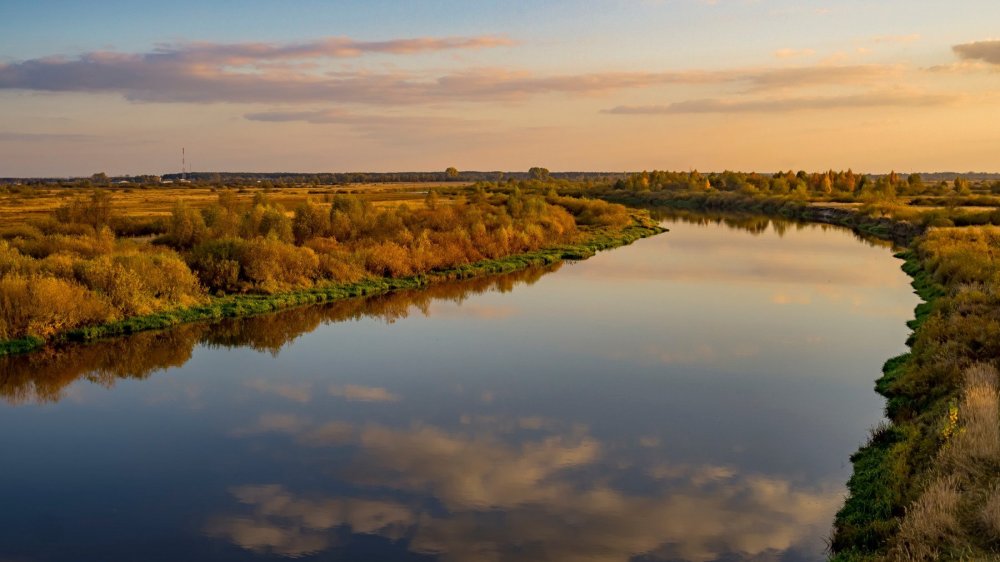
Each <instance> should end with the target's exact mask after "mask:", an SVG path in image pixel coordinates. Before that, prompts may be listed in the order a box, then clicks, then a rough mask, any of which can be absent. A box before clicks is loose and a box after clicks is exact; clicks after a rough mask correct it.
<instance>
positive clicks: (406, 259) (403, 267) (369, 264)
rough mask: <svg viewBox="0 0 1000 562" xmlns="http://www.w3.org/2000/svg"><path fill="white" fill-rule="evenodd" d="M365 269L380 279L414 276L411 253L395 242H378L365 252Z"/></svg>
mask: <svg viewBox="0 0 1000 562" xmlns="http://www.w3.org/2000/svg"><path fill="white" fill-rule="evenodd" d="M364 255H365V269H366V270H368V272H369V273H371V274H373V275H376V276H379V277H403V276H406V275H412V274H413V266H412V265H411V264H410V253H409V252H408V251H407V250H406V248H404V247H402V246H400V245H399V244H396V243H395V242H378V243H376V244H373V245H371V246H369V247H368V248H367V249H366V250H365V252H364Z"/></svg>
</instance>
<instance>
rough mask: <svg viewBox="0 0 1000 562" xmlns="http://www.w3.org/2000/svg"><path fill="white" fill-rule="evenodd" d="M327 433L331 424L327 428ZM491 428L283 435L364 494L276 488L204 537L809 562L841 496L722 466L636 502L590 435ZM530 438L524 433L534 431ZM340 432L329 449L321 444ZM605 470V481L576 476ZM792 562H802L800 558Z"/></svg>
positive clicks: (585, 556) (699, 469)
mask: <svg viewBox="0 0 1000 562" xmlns="http://www.w3.org/2000/svg"><path fill="white" fill-rule="evenodd" d="M331 423H332V424H334V425H333V426H331ZM521 425H522V424H520V423H518V422H517V421H516V420H511V421H510V423H508V424H506V427H508V428H510V429H509V431H510V433H508V434H499V433H496V432H491V431H489V430H487V429H484V428H482V427H481V428H478V429H476V430H474V431H467V432H458V431H448V430H445V429H442V428H439V427H434V426H429V425H416V426H413V427H409V428H403V429H400V428H391V427H387V426H383V425H374V424H373V425H366V426H362V427H355V428H353V430H352V429H351V426H350V425H349V424H347V423H345V422H330V423H327V424H325V425H321V426H317V427H301V428H298V429H297V430H295V431H289V434H290V437H292V438H293V439H295V440H297V441H298V442H299V443H300V444H309V445H312V446H325V445H328V444H333V445H336V446H339V447H343V446H348V447H350V448H351V449H352V450H353V451H354V454H353V457H352V458H351V460H350V461H348V462H347V463H346V465H345V466H344V467H341V469H339V470H338V471H337V472H338V476H339V477H341V478H343V479H344V480H346V481H347V482H349V483H350V484H351V485H352V486H353V487H355V488H356V491H354V492H352V493H351V494H348V495H345V496H343V497H325V496H324V497H315V496H312V495H310V494H308V493H306V492H296V491H292V490H290V489H288V488H287V487H285V486H282V485H280V484H258V485H243V486H236V487H234V488H232V489H231V490H230V492H231V494H232V496H233V498H234V499H235V500H236V502H237V503H238V504H240V505H242V506H243V507H242V508H235V509H234V511H240V510H242V511H243V512H242V513H238V514H232V515H228V516H219V517H215V518H212V520H211V521H210V522H209V523H208V524H207V526H206V528H205V531H206V533H208V534H209V535H210V536H213V537H217V538H224V539H226V540H229V541H231V542H233V543H234V544H236V545H239V546H241V547H243V548H245V549H248V550H253V551H256V552H261V553H270V554H276V555H283V556H289V557H296V556H304V555H307V554H313V553H316V552H320V551H323V550H326V549H331V548H335V547H337V546H338V545H342V544H343V543H344V541H349V540H350V538H349V536H347V535H345V533H353V534H362V535H375V536H378V537H381V538H383V539H386V540H387V541H390V542H391V543H392V544H394V545H396V546H397V547H398V548H405V549H407V550H408V551H410V552H411V553H417V554H432V555H437V556H439V557H440V558H441V559H442V560H454V561H479V560H482V561H503V560H537V561H545V562H548V561H553V562H555V561H566V560H593V561H607V562H612V561H616V562H617V561H622V562H624V561H628V560H630V559H633V558H634V557H636V556H640V555H644V556H645V557H647V558H648V559H671V560H685V561H688V562H709V561H713V560H721V559H723V558H725V559H727V560H731V559H745V560H749V559H757V557H760V556H766V555H769V554H775V553H779V552H785V551H789V550H791V551H795V550H799V551H802V552H805V553H808V554H809V555H812V556H815V555H816V554H817V551H818V550H819V549H820V548H821V545H820V544H818V543H819V541H820V539H819V538H818V537H822V536H824V535H825V532H826V531H827V526H828V524H829V521H830V519H831V517H832V515H833V512H834V511H835V510H836V508H837V506H838V505H839V503H840V501H841V497H842V492H841V489H840V487H839V486H837V485H830V486H825V487H824V486H820V487H811V486H801V485H798V484H796V483H793V482H791V481H789V480H787V479H783V478H777V477H771V476H765V475H759V474H744V473H741V472H739V471H738V470H737V469H735V468H732V467H725V466H714V465H683V464H670V463H660V464H657V465H655V466H650V467H649V468H648V470H647V475H648V477H649V479H650V481H651V482H653V486H652V487H651V489H650V490H651V491H650V492H649V493H644V494H638V493H635V492H629V491H626V490H623V489H620V488H619V487H617V486H616V485H615V484H614V483H613V481H614V480H615V476H614V475H613V472H614V471H615V469H614V467H616V466H618V467H620V468H619V469H618V470H625V469H626V468H627V467H628V466H630V465H632V464H633V463H632V462H629V461H627V460H626V462H621V461H622V459H621V458H618V457H619V456H620V455H622V454H625V453H622V452H619V451H616V452H615V454H611V453H610V448H609V447H606V446H604V445H602V443H600V442H598V441H597V440H596V439H595V438H593V437H591V436H590V435H588V434H587V433H586V432H585V430H581V429H580V428H571V429H564V430H552V431H548V432H546V433H545V434H543V435H541V436H538V434H537V432H536V433H533V434H532V436H533V437H530V438H523V439H521V440H518V439H517V438H516V437H517V436H518V435H520V434H518V433H517V430H518V429H519V428H520V427H521ZM529 425H530V424H529ZM324 427H336V430H337V431H336V433H337V439H335V440H334V441H335V442H334V443H329V442H325V441H323V440H318V439H315V437H314V436H315V435H316V434H318V433H322V432H323V431H324V429H323V428H324ZM595 467H596V468H599V469H600V473H601V474H602V475H603V476H602V477H601V478H599V479H596V480H595V479H592V478H585V477H583V476H581V475H583V474H584V473H586V472H587V471H588V470H589V469H592V468H595ZM793 559H794V556H793Z"/></svg>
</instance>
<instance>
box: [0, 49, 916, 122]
mask: <svg viewBox="0 0 1000 562" xmlns="http://www.w3.org/2000/svg"><path fill="white" fill-rule="evenodd" d="M505 41H506V40H504V39H499V38H495V37H473V38H444V39H403V40H395V41H383V42H358V41H353V40H349V39H342V38H338V39H324V40H319V41H314V42H307V43H299V44H293V45H272V44H258V43H244V44H206V43H190V44H184V45H181V46H161V47H158V48H156V49H154V50H153V51H151V52H148V53H115V52H92V53H84V54H82V55H79V56H77V57H45V58H36V59H29V60H23V61H16V62H11V63H7V64H0V89H21V90H34V91H46V92H91V93H115V94H119V95H122V96H124V97H125V98H126V99H128V100H132V101H142V102H191V103H215V102H228V103H272V104H301V103H320V102H323V103H341V104H343V103H349V104H364V105H397V106H398V105H414V104H433V103H440V102H449V101H452V102H495V101H512V100H519V99H524V98H527V97H530V96H538V95H547V94H563V95H578V96H579V95H594V94H606V93H610V92H615V91H621V90H629V89H638V88H651V87H656V86H665V85H698V84H721V85H733V86H736V87H742V88H745V89H746V90H747V91H753V92H758V91H766V90H773V89H790V88H802V87H810V86H818V85H828V84H852V85H857V84H859V83H867V82H872V81H875V80H885V79H886V77H887V76H892V75H894V74H898V72H899V71H900V70H901V69H900V68H899V67H894V66H885V65H853V66H849V65H829V64H823V65H815V66H802V67H793V68H766V67H764V68H744V69H729V70H697V69H695V70H677V71H661V72H653V71H645V72H643V71H639V72H594V73H582V74H566V75H539V74H536V73H531V72H526V71H521V70H516V69H503V68H473V69H466V70H460V71H455V72H451V73H446V74H441V73H434V72H427V71H425V72H416V71H401V70H389V71H385V70H382V71H370V70H343V69H331V68H330V67H329V66H328V64H327V63H326V62H323V61H322V60H321V59H323V58H331V57H334V58H342V57H346V56H360V55H361V54H364V53H370V52H378V53H392V54H408V53H413V52H426V51H434V50H442V49H469V48H482V47H491V46H498V45H501V44H505ZM249 118H251V119H255V120H293V119H301V120H306V121H309V122H318V121H322V122H331V121H336V120H342V119H344V117H343V116H341V115H338V114H332V113H326V114H318V113H317V114H308V115H307V114H304V113H299V114H294V113H283V114H280V115H279V114H274V113H271V114H265V113H257V114H253V116H252V117H249Z"/></svg>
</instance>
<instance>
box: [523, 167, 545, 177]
mask: <svg viewBox="0 0 1000 562" xmlns="http://www.w3.org/2000/svg"><path fill="white" fill-rule="evenodd" d="M528 177H530V178H531V179H533V180H547V179H549V170H548V168H540V167H535V168H531V169H530V170H528Z"/></svg>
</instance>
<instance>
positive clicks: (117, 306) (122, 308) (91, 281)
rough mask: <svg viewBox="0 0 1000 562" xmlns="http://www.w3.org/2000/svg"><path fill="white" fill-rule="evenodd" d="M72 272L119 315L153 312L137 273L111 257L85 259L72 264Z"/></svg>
mask: <svg viewBox="0 0 1000 562" xmlns="http://www.w3.org/2000/svg"><path fill="white" fill-rule="evenodd" d="M74 275H75V276H76V278H77V279H78V280H79V281H80V283H82V284H83V285H84V286H85V287H87V288H88V289H90V290H91V291H94V292H95V293H97V294H99V295H102V296H104V298H105V299H107V301H108V302H109V303H110V304H111V306H112V307H113V308H114V310H115V311H116V312H117V313H118V314H119V315H121V316H135V315H138V314H148V313H150V312H152V311H153V304H154V303H153V302H152V298H151V297H150V295H148V294H146V293H145V292H144V291H143V288H144V287H143V280H142V278H141V277H140V276H139V274H138V273H137V272H136V271H134V270H132V269H129V268H127V267H125V266H124V265H123V264H121V263H119V262H118V261H117V260H115V259H114V258H112V257H111V256H102V257H99V258H96V259H93V260H86V261H82V262H79V263H77V264H76V265H75V266H74Z"/></svg>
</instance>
